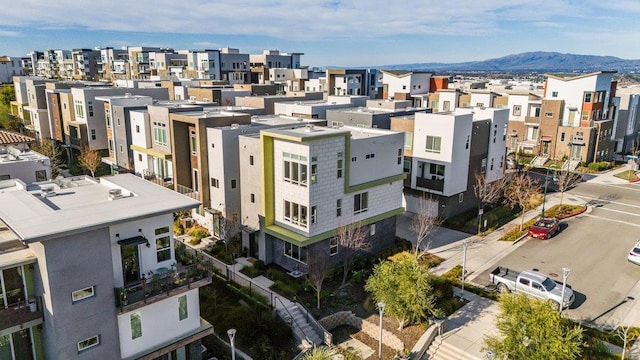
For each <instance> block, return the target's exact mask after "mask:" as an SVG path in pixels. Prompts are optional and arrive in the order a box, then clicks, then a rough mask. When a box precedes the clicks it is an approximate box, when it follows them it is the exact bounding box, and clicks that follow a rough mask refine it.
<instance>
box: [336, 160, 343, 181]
mask: <svg viewBox="0 0 640 360" xmlns="http://www.w3.org/2000/svg"><path fill="white" fill-rule="evenodd" d="M342 163H343V161H342V159H338V174H337V177H338V179H340V178H342Z"/></svg>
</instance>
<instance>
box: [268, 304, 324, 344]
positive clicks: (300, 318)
mask: <svg viewBox="0 0 640 360" xmlns="http://www.w3.org/2000/svg"><path fill="white" fill-rule="evenodd" d="M278 299H279V298H278ZM285 300H286V299H285ZM285 303H286V304H285ZM276 309H277V311H278V315H280V318H282V319H283V320H284V321H285V322H286V323H287V324H289V326H290V327H291V330H293V335H294V337H295V338H296V340H297V341H298V343H300V344H301V345H302V347H307V348H308V347H313V346H319V345H321V344H323V343H324V341H323V339H322V335H324V334H318V332H317V331H316V330H315V329H314V327H313V323H315V322H316V321H315V319H314V318H313V315H312V314H309V312H308V311H307V310H306V309H302V308H301V306H299V304H298V303H294V302H291V301H285V302H283V301H282V300H280V299H279V300H278V302H277V304H276Z"/></svg>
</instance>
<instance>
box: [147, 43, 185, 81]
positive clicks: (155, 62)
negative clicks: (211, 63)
mask: <svg viewBox="0 0 640 360" xmlns="http://www.w3.org/2000/svg"><path fill="white" fill-rule="evenodd" d="M143 54H144V53H143ZM146 56H147V57H148V59H147V60H148V61H147V63H148V66H147V67H148V69H146V68H145V67H144V66H145V64H144V63H140V64H139V65H138V67H139V68H140V71H141V74H142V73H143V71H144V70H147V72H149V73H150V74H151V75H153V76H159V77H160V78H161V79H162V78H167V77H173V78H183V77H184V75H185V71H186V70H187V64H188V59H187V54H186V53H184V54H179V53H176V52H174V51H173V50H166V51H151V52H149V53H148V54H147V55H146ZM142 59H144V58H142Z"/></svg>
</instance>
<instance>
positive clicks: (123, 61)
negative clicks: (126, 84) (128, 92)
mask: <svg viewBox="0 0 640 360" xmlns="http://www.w3.org/2000/svg"><path fill="white" fill-rule="evenodd" d="M128 61H129V53H128V52H127V50H125V49H114V48H112V47H106V48H101V49H100V61H99V62H98V63H97V68H98V77H99V78H100V79H101V80H106V81H111V80H115V79H127V78H128V76H129V75H128V74H129V67H128V66H127V64H128Z"/></svg>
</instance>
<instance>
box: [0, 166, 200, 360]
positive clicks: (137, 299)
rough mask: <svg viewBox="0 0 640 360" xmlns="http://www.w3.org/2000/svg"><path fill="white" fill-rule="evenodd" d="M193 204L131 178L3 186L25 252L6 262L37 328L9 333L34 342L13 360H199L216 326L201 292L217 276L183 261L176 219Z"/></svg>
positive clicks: (6, 214)
mask: <svg viewBox="0 0 640 360" xmlns="http://www.w3.org/2000/svg"><path fill="white" fill-rule="evenodd" d="M196 206H198V202H197V201H195V200H193V199H190V198H188V197H185V196H182V195H180V194H178V193H176V192H174V191H171V190H168V189H165V188H163V187H161V186H157V185H155V184H151V183H149V182H147V181H145V180H143V179H140V178H139V177H136V176H134V175H130V174H124V175H117V176H113V177H107V178H105V177H103V178H101V180H100V182H97V181H95V180H93V179H92V178H89V177H74V178H66V179H63V180H60V181H57V182H44V183H38V184H37V185H34V186H25V185H21V184H19V183H18V182H16V183H15V185H14V186H13V187H12V188H11V189H10V190H7V189H6V188H5V189H4V191H3V192H2V193H0V220H2V222H4V224H6V227H7V229H10V231H11V233H12V234H14V237H15V238H17V239H18V240H19V241H20V242H21V243H23V244H26V247H27V248H21V249H19V250H17V251H18V252H21V254H22V257H20V258H16V257H15V256H11V255H12V253H9V254H5V253H4V252H3V253H0V259H2V260H4V261H9V262H11V264H10V266H9V268H10V269H13V268H17V269H16V270H10V271H13V276H14V278H15V280H19V281H20V282H22V283H23V284H25V285H24V287H23V288H24V289H25V292H26V294H20V297H23V296H29V297H33V301H34V302H35V304H36V306H35V307H34V312H33V313H34V314H37V315H38V318H37V319H35V322H36V323H39V325H36V326H31V325H30V324H31V323H32V322H27V323H25V324H26V325H28V326H31V327H25V328H24V329H27V334H28V337H27V335H26V334H24V329H23V332H22V333H17V334H16V332H13V333H11V335H10V336H11V338H12V339H13V341H14V342H16V341H18V343H20V342H21V343H22V344H27V343H28V340H31V341H30V343H31V344H32V349H31V353H27V350H24V349H21V351H22V352H21V353H20V354H19V356H17V357H14V358H18V359H84V358H91V359H143V358H162V357H163V356H164V357H165V358H172V359H173V358H180V359H198V360H199V359H201V342H200V339H201V338H202V337H204V336H206V335H208V334H211V333H212V332H213V328H212V326H211V325H210V324H208V323H206V322H205V321H204V320H202V319H201V318H200V316H199V312H200V311H199V300H198V292H199V287H201V286H204V285H207V284H209V283H210V282H211V278H210V274H209V273H208V272H206V271H204V270H201V269H198V268H196V267H188V266H185V265H183V264H181V263H180V262H179V260H180V259H179V258H177V257H176V254H175V250H174V239H173V233H172V231H171V226H172V223H173V213H174V212H176V211H184V210H189V209H192V208H194V207H196ZM42 224H46V225H47V226H42ZM14 252H15V251H14ZM16 259H17V260H18V261H16ZM87 259H91V261H87ZM4 271H6V270H4V269H3V272H4ZM8 274H9V275H11V273H8ZM29 277H30V279H29ZM7 279H11V277H5V280H4V281H7ZM11 285H12V286H15V285H14V284H13V282H12V283H11ZM39 306H40V307H39ZM38 310H40V311H38ZM43 310H44V311H43ZM2 325H4V322H3V323H2ZM12 330H13V328H12ZM16 330H17V329H16ZM25 337H26V340H25ZM34 348H35V349H34ZM3 350H4V349H3ZM12 350H13V349H12ZM14 351H15V350H14ZM24 355H26V356H24ZM9 358H11V357H9Z"/></svg>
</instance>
